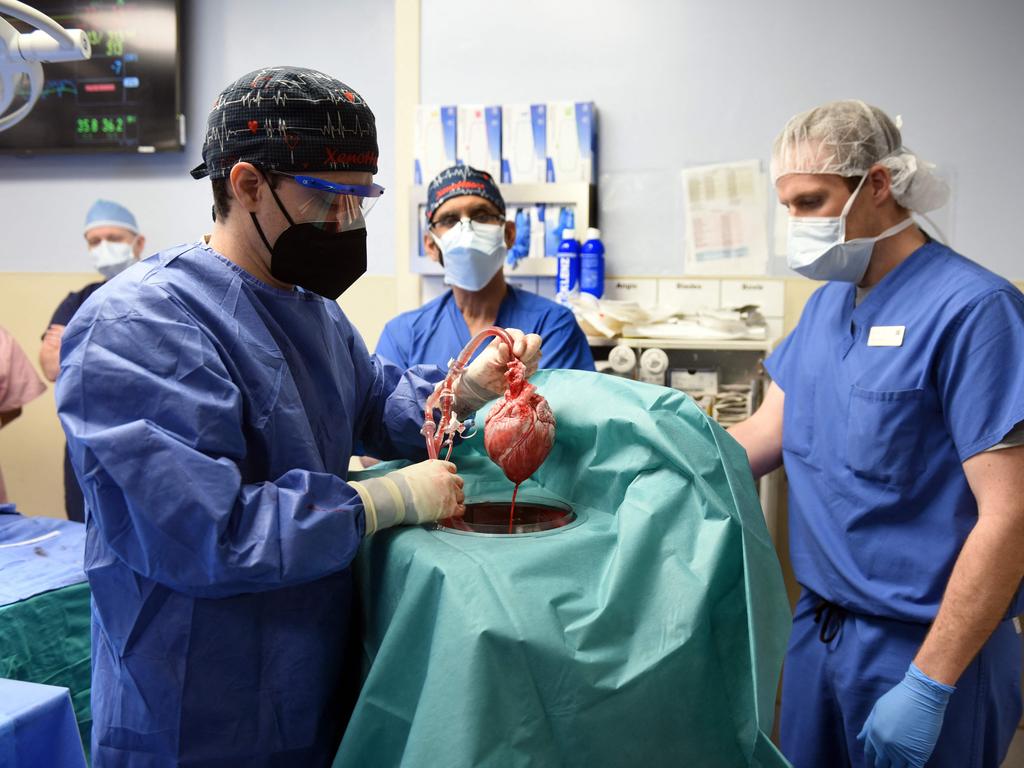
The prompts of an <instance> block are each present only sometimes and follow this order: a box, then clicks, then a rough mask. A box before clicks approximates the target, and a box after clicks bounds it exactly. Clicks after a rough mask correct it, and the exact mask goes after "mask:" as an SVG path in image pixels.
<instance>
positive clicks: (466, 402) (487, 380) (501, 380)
mask: <svg viewBox="0 0 1024 768" xmlns="http://www.w3.org/2000/svg"><path fill="white" fill-rule="evenodd" d="M505 331H506V332H507V333H508V335H509V336H511V337H512V354H514V355H515V356H516V357H518V358H519V359H520V360H521V361H522V363H523V365H524V366H526V376H527V378H529V377H530V376H532V375H533V374H535V373H536V372H537V366H538V364H539V363H540V357H541V354H542V353H541V349H540V347H541V338H540V336H538V335H537V334H535V333H530V334H524V333H523V332H522V331H520V330H519V329H518V328H506V329H505ZM512 354H510V353H509V348H508V344H506V343H505V342H503V341H502V340H501V339H499V338H495V339H494V340H493V341H491V343H490V344H488V345H487V347H485V348H484V351H483V352H481V353H480V354H479V355H477V357H476V359H475V360H474V361H473V362H471V363H470V364H469V365H468V366H467V367H466V370H465V371H463V373H462V375H461V376H460V377H459V379H458V381H457V382H456V383H455V387H454V391H455V410H456V412H458V413H460V414H467V415H468V414H470V413H473V412H474V411H476V410H477V409H478V408H479V407H480V406H482V405H483V404H484V403H486V402H487V401H488V400H493V399H494V398H496V397H501V395H502V394H504V392H505V372H506V371H507V370H508V361H509V360H510V359H511V358H512Z"/></svg>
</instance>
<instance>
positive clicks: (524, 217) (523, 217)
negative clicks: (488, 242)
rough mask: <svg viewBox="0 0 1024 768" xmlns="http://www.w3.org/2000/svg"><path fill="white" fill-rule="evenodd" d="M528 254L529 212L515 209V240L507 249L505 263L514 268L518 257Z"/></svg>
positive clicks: (524, 256) (521, 257)
mask: <svg viewBox="0 0 1024 768" xmlns="http://www.w3.org/2000/svg"><path fill="white" fill-rule="evenodd" d="M529 255H530V212H529V211H523V209H522V208H517V209H516V241H515V242H514V243H512V247H511V248H509V249H508V256H507V257H506V258H505V263H506V264H508V265H509V266H510V267H512V268H513V269H515V266H516V264H518V263H519V260H520V259H525V258H526V257H527V256H529Z"/></svg>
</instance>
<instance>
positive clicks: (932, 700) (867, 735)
mask: <svg viewBox="0 0 1024 768" xmlns="http://www.w3.org/2000/svg"><path fill="white" fill-rule="evenodd" d="M955 690H956V688H954V687H952V686H949V685H943V684H942V683H939V682H936V681H935V680H932V679H931V678H930V677H928V675H926V674H925V673H924V672H922V671H921V670H920V669H918V668H917V665H916V664H913V663H912V664H911V665H910V669H908V670H907V674H906V676H905V677H904V678H903V680H902V681H900V684H899V685H897V686H896V687H895V688H893V689H892V690H891V691H889V692H888V693H887V694H885V695H884V696H882V697H881V698H880V699H879V700H878V701H876V702H875V706H874V707H873V708H872V709H871V714H870V715H868V720H867V722H866V723H864V727H863V728H862V729H861V732H860V733H859V734H858V735H857V740H858V741H863V742H864V754H865V756H866V757H867V759H868V765H874V766H875V768H903V767H904V766H907V767H908V768H921V766H923V765H924V764H925V763H926V762H928V758H929V757H931V754H932V750H933V749H935V742H936V741H938V740H939V732H940V731H941V730H942V717H943V715H945V713H946V704H947V703H948V702H949V697H950V696H951V695H952V694H953V691H955Z"/></svg>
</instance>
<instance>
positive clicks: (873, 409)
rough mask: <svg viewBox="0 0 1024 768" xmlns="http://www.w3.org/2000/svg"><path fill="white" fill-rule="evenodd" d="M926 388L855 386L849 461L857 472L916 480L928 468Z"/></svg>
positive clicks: (849, 423) (889, 481) (872, 477)
mask: <svg viewBox="0 0 1024 768" xmlns="http://www.w3.org/2000/svg"><path fill="white" fill-rule="evenodd" d="M926 416H927V413H926V400H925V390H923V389H897V390H890V391H887V392H875V391H872V390H868V389H861V388H860V387H858V386H856V385H853V386H851V387H850V408H849V414H848V416H847V435H846V463H847V466H849V468H850V469H852V470H853V472H854V474H856V475H858V476H860V477H864V478H867V479H869V480H876V481H878V482H881V483H887V484H903V483H908V482H912V481H913V480H915V479H916V478H917V476H918V475H920V474H921V473H922V472H924V470H925V466H926V464H925V457H924V451H923V446H924V438H925V420H926Z"/></svg>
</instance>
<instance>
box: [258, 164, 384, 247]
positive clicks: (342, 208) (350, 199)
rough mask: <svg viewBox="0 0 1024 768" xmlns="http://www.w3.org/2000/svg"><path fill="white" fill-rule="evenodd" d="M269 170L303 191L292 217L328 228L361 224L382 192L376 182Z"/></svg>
mask: <svg viewBox="0 0 1024 768" xmlns="http://www.w3.org/2000/svg"><path fill="white" fill-rule="evenodd" d="M271 173H273V174H274V175H275V176H284V177H285V178H288V179H291V180H292V181H294V182H295V183H296V184H298V185H299V186H301V187H303V190H304V191H305V192H306V193H307V194H306V197H305V199H304V200H303V201H302V202H301V203H299V206H298V212H297V214H296V215H295V216H294V218H295V221H296V222H298V223H303V224H313V225H315V226H317V227H320V228H321V229H327V230H330V231H336V232H345V231H347V230H350V229H361V228H363V227H365V226H366V221H365V218H366V216H367V215H368V214H369V213H370V210H371V209H372V208H373V206H374V205H376V204H377V201H378V200H379V199H380V198H381V196H382V195H383V194H384V187H382V186H380V185H379V184H335V183H334V182H331V181H327V180H325V179H321V178H318V177H316V176H300V175H296V174H291V173H283V172H281V171H271Z"/></svg>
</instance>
